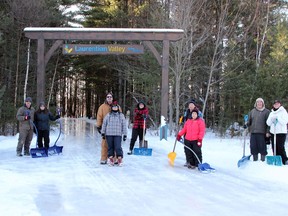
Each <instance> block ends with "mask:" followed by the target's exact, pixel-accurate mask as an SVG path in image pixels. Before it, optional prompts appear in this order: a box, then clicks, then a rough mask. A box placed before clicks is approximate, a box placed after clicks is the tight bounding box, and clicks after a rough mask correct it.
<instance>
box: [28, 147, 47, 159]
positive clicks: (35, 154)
mask: <svg viewBox="0 0 288 216" xmlns="http://www.w3.org/2000/svg"><path fill="white" fill-rule="evenodd" d="M30 154H31V157H32V158H40V157H48V152H47V150H46V149H45V148H31V149H30Z"/></svg>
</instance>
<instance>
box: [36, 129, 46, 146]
mask: <svg viewBox="0 0 288 216" xmlns="http://www.w3.org/2000/svg"><path fill="white" fill-rule="evenodd" d="M43 137H44V133H43V130H38V136H37V144H38V147H39V148H43Z"/></svg>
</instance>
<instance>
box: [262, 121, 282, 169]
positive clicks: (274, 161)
mask: <svg viewBox="0 0 288 216" xmlns="http://www.w3.org/2000/svg"><path fill="white" fill-rule="evenodd" d="M277 122H278V120H277V119H276V120H275V123H274V137H273V141H274V151H273V156H266V161H267V164H268V165H275V166H282V158H281V156H280V155H276V124H277Z"/></svg>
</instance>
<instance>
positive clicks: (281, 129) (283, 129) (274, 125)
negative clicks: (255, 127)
mask: <svg viewBox="0 0 288 216" xmlns="http://www.w3.org/2000/svg"><path fill="white" fill-rule="evenodd" d="M266 123H267V125H268V126H270V133H271V141H272V150H273V152H274V136H276V155H280V156H281V158H282V163H283V164H285V165H288V158H287V154H286V151H285V140H286V135H287V124H288V114H287V111H286V109H285V108H284V107H283V106H282V105H281V101H280V100H275V101H274V104H273V108H272V110H271V112H270V114H269V117H268V119H267V121H266Z"/></svg>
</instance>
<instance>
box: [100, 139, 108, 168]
mask: <svg viewBox="0 0 288 216" xmlns="http://www.w3.org/2000/svg"><path fill="white" fill-rule="evenodd" d="M107 158H108V144H107V142H106V139H102V141H101V159H100V163H101V164H106V163H107Z"/></svg>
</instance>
